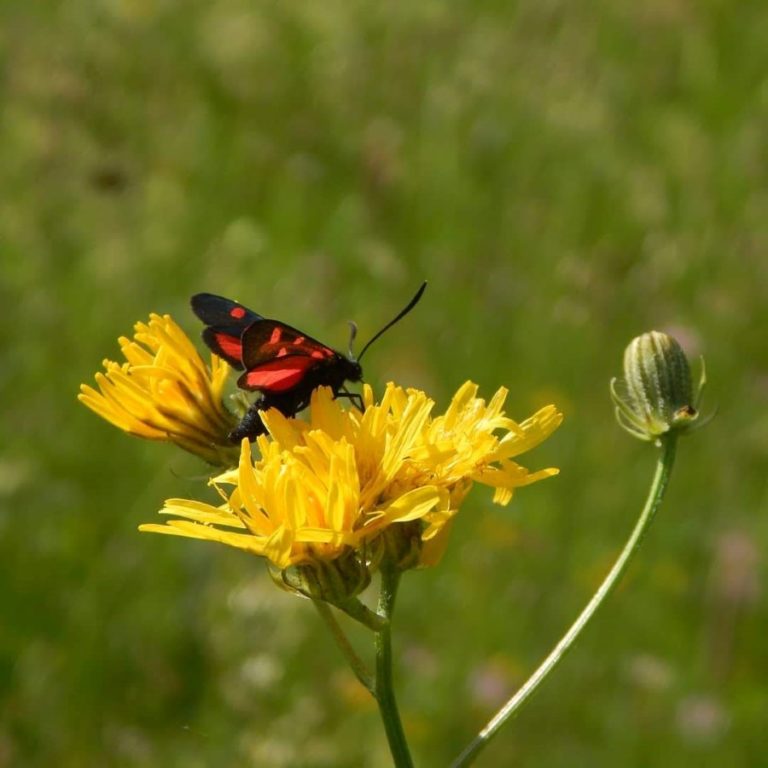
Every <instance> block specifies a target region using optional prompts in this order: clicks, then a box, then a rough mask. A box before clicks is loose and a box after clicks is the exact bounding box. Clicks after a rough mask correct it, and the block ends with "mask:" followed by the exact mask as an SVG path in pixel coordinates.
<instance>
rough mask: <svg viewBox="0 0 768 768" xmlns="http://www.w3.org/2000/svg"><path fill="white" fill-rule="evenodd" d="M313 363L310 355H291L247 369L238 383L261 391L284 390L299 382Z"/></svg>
mask: <svg viewBox="0 0 768 768" xmlns="http://www.w3.org/2000/svg"><path fill="white" fill-rule="evenodd" d="M313 365H315V362H314V360H313V359H312V358H311V357H304V356H299V355H291V356H289V357H288V358H287V359H286V358H283V359H282V360H273V361H271V362H269V363H264V364H263V365H260V366H258V367H257V368H254V369H253V370H250V371H247V372H246V373H244V374H243V375H242V376H241V377H240V381H239V382H238V383H239V384H240V386H241V387H245V388H247V389H260V390H261V391H262V392H285V391H286V390H289V389H292V388H293V387H295V386H296V385H297V384H299V382H301V380H302V379H303V378H304V376H305V374H306V373H307V371H308V370H309V369H310V368H311V367H312V366H313Z"/></svg>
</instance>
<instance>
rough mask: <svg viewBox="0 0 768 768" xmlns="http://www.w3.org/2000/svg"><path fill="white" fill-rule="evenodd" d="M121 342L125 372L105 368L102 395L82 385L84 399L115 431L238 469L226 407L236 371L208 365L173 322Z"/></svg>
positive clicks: (159, 319) (99, 377)
mask: <svg viewBox="0 0 768 768" xmlns="http://www.w3.org/2000/svg"><path fill="white" fill-rule="evenodd" d="M134 327H135V330H136V333H135V335H134V338H133V340H131V339H128V338H126V337H125V336H122V337H121V338H120V339H119V343H120V348H121V351H122V353H123V355H124V357H125V359H126V362H125V363H123V364H122V365H121V364H119V363H115V362H112V361H111V360H105V361H104V367H105V369H106V371H105V372H104V373H97V374H96V383H97V384H98V387H99V390H98V391H97V390H96V389H94V388H93V387H89V386H87V385H86V384H82V385H81V387H80V394H79V395H78V399H79V400H80V402H82V403H83V404H84V405H86V406H88V408H90V409H91V410H92V411H94V412H95V413H97V414H98V415H99V416H101V417H102V418H104V419H106V420H107V421H108V422H110V424H114V426H116V427H118V428H119V429H122V430H124V431H125V432H127V433H129V434H131V435H136V436H137V437H144V438H146V439H148V440H163V441H166V442H171V443H175V444H176V445H178V446H180V447H181V448H184V449H185V450H187V451H190V452H191V453H194V454H197V455H198V456H200V457H202V458H203V459H205V460H206V461H208V462H209V463H211V464H217V465H219V466H227V465H231V464H232V463H233V462H234V461H236V460H237V455H238V452H237V448H236V447H235V446H232V445H230V443H229V442H228V440H227V434H228V433H229V431H230V430H231V429H232V427H233V426H234V424H235V420H234V417H233V416H232V415H231V414H230V413H229V412H228V411H227V410H226V408H225V407H224V404H223V402H222V391H223V388H224V384H225V382H226V380H227V376H228V374H229V366H228V365H227V364H226V362H224V361H223V360H221V359H220V358H218V357H216V356H215V355H212V356H211V366H210V368H208V366H206V365H205V363H204V362H203V360H202V358H201V357H200V355H199V354H198V353H197V350H196V349H195V347H194V345H193V344H192V342H191V341H190V340H189V338H188V337H187V336H186V334H185V333H184V331H182V330H181V328H179V326H178V325H176V323H175V322H174V321H173V320H172V319H171V318H170V317H169V316H168V315H163V316H160V315H156V314H152V315H150V320H149V323H136V325H135V326H134Z"/></svg>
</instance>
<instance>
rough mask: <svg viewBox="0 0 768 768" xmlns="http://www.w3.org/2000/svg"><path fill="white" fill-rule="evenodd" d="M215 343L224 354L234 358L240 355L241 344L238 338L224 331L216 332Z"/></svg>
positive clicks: (238, 357) (241, 351)
mask: <svg viewBox="0 0 768 768" xmlns="http://www.w3.org/2000/svg"><path fill="white" fill-rule="evenodd" d="M216 343H217V344H218V345H219V347H220V348H221V351H222V352H223V353H224V354H225V355H229V356H230V357H234V358H235V359H236V360H239V359H240V358H241V357H242V354H243V345H242V344H241V343H240V339H238V338H236V337H235V336H230V335H229V334H226V333H217V334H216Z"/></svg>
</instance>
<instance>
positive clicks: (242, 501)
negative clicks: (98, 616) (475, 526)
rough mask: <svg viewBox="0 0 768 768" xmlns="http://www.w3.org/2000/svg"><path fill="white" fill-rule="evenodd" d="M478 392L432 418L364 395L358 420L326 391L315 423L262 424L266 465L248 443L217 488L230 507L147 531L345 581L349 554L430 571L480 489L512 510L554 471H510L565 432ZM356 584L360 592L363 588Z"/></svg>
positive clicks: (402, 396) (186, 508) (412, 401)
mask: <svg viewBox="0 0 768 768" xmlns="http://www.w3.org/2000/svg"><path fill="white" fill-rule="evenodd" d="M476 392H477V387H476V385H474V384H471V383H467V384H465V385H464V386H463V387H461V388H460V389H459V391H458V392H457V394H456V395H455V396H454V398H453V401H452V403H451V405H450V406H449V408H448V410H447V411H446V413H445V414H443V415H441V416H437V417H433V416H432V415H431V412H432V409H433V408H434V402H433V401H432V400H431V399H430V398H428V397H427V395H426V394H425V393H424V392H421V391H419V390H414V389H409V390H404V389H403V388H401V387H397V386H395V385H394V384H389V385H388V386H387V388H386V391H385V393H384V396H383V398H382V399H381V402H379V403H376V402H375V401H374V398H373V393H372V391H371V388H370V387H368V386H367V385H366V386H365V388H364V392H363V402H364V409H363V410H362V411H360V410H358V409H356V408H350V409H348V410H345V409H344V408H342V406H341V401H340V400H335V399H334V398H333V394H332V392H331V391H330V390H329V389H327V388H320V389H318V390H316V391H315V392H314V393H313V396H312V402H311V408H310V416H309V420H308V421H302V420H299V419H289V418H286V417H285V416H283V415H282V414H280V413H279V412H278V411H276V410H269V411H266V412H264V413H263V414H262V418H263V421H264V424H265V426H266V427H267V430H268V433H269V434H268V435H262V436H260V437H259V438H258V440H257V446H258V449H259V452H260V458H258V459H257V460H255V461H254V460H253V459H252V457H251V452H250V448H249V446H248V443H247V442H243V445H242V448H241V454H240V462H239V465H238V468H237V469H233V470H230V471H228V472H225V473H223V474H222V475H219V476H218V477H216V478H214V479H213V480H212V483H213V485H214V486H215V487H216V488H217V490H218V491H219V493H220V494H221V496H222V498H223V501H224V503H223V504H221V505H220V506H218V507H216V506H211V505H207V504H203V503H201V502H196V501H187V500H179V499H172V500H170V501H168V502H166V506H165V509H164V510H163V512H164V513H165V514H169V515H171V516H172V519H171V520H170V521H169V522H168V523H167V524H166V525H144V526H141V529H142V530H145V531H154V532H158V533H169V534H176V535H181V536H190V537H193V538H201V539H209V540H213V541H219V542H222V543H225V544H229V545H231V546H234V547H238V548H241V549H245V550H247V551H250V552H253V553H254V554H257V555H261V556H263V557H265V558H267V559H268V560H269V561H270V563H271V564H272V565H273V566H274V567H275V568H277V569H279V570H281V571H285V570H286V569H290V568H294V567H297V566H299V567H301V566H311V565H312V564H313V563H328V562H331V561H339V562H344V563H345V564H346V565H345V568H346V570H347V571H348V570H349V568H348V558H349V557H350V553H354V555H353V556H354V557H355V558H356V560H357V562H358V564H360V565H362V566H364V567H365V568H367V569H369V570H372V569H374V568H375V567H376V565H377V564H378V561H379V559H380V558H381V557H383V556H389V557H392V553H393V551H397V552H398V553H399V555H398V556H397V558H396V559H397V564H398V566H399V567H400V568H406V567H413V566H414V565H431V564H434V563H435V562H437V560H438V559H439V557H440V554H441V553H442V551H443V549H444V546H445V541H446V537H447V533H448V529H449V523H450V521H451V519H452V517H453V516H454V515H455V514H456V512H457V511H458V508H459V505H460V503H461V501H462V500H463V498H464V496H465V495H466V493H467V491H468V490H469V488H470V487H471V485H472V483H473V482H475V481H477V482H480V483H484V484H487V485H491V486H492V487H494V488H495V489H496V490H495V497H494V498H495V500H496V501H497V502H499V503H502V504H506V503H507V502H508V501H509V499H510V498H511V496H512V492H513V490H514V488H516V487H518V486H522V485H528V484H530V483H532V482H535V481H536V480H539V479H541V478H543V477H548V476H550V475H553V474H556V472H557V470H555V469H546V470H541V471H539V472H533V473H529V472H528V470H526V469H525V468H524V467H521V466H520V465H518V464H516V463H515V462H514V461H513V460H512V459H513V457H515V456H517V455H518V454H520V453H522V452H523V451H526V450H528V449H529V448H532V447H533V446H534V445H537V444H538V443H539V442H541V441H542V440H543V439H545V438H546V437H547V436H548V435H549V434H550V433H551V432H552V431H553V430H554V429H555V428H556V427H557V426H558V425H559V423H560V421H561V416H560V414H559V413H558V412H557V410H556V409H555V408H554V407H553V406H549V407H547V408H544V409H542V410H541V411H539V412H538V413H537V414H535V415H534V416H533V417H531V418H530V419H528V420H526V421H524V422H522V423H521V424H517V423H516V422H514V421H512V420H511V419H508V418H507V417H505V416H504V415H503V412H502V410H501V409H502V406H503V403H504V399H505V397H506V390H503V389H502V390H499V392H497V393H496V395H495V396H494V398H493V399H492V400H491V402H490V403H489V404H488V405H486V404H485V402H484V401H483V400H482V399H480V398H477V397H476ZM496 432H500V433H501V434H498V435H497V434H495V433H496ZM353 580H354V581H355V583H356V587H355V588H356V589H358V588H362V587H360V584H363V582H364V581H365V579H364V578H362V579H361V578H359V576H357V575H356V576H355V578H354V579H353ZM286 583H287V582H286ZM289 586H290V585H289ZM363 586H364V584H363ZM358 591H359V589H358Z"/></svg>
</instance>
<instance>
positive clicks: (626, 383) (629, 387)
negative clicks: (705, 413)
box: [611, 331, 705, 441]
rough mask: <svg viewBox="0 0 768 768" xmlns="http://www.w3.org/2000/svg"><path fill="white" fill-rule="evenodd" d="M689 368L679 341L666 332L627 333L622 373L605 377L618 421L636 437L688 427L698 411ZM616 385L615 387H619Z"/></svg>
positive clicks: (650, 438)
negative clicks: (631, 336)
mask: <svg viewBox="0 0 768 768" xmlns="http://www.w3.org/2000/svg"><path fill="white" fill-rule="evenodd" d="M704 382H705V376H704V368H703V364H702V376H701V381H700V383H699V388H698V392H697V394H696V396H695V397H694V394H693V384H692V382H691V369H690V366H689V365H688V359H687V358H686V356H685V353H684V352H683V350H682V348H681V346H680V345H679V344H678V343H677V341H675V339H673V338H672V337H671V336H668V335H667V334H666V333H659V332H658V331H650V332H649V333H644V334H643V335H642V336H638V337H637V338H635V339H633V340H632V341H631V342H630V344H629V346H628V347H627V348H626V350H625V352H624V378H623V380H620V381H617V380H616V379H613V380H612V381H611V395H612V397H613V402H614V403H615V405H616V418H617V420H618V422H619V425H620V426H621V427H622V428H623V429H625V430H626V431H627V432H629V433H630V434H631V435H633V436H634V437H637V438H639V439H640V440H648V441H658V440H659V439H660V438H661V437H663V436H664V435H667V434H669V433H671V432H686V431H689V430H690V429H691V428H692V427H693V425H694V423H695V422H696V420H697V419H698V417H699V411H698V402H699V399H700V397H701V391H702V389H703V387H704ZM620 389H621V392H619V390H620Z"/></svg>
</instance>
